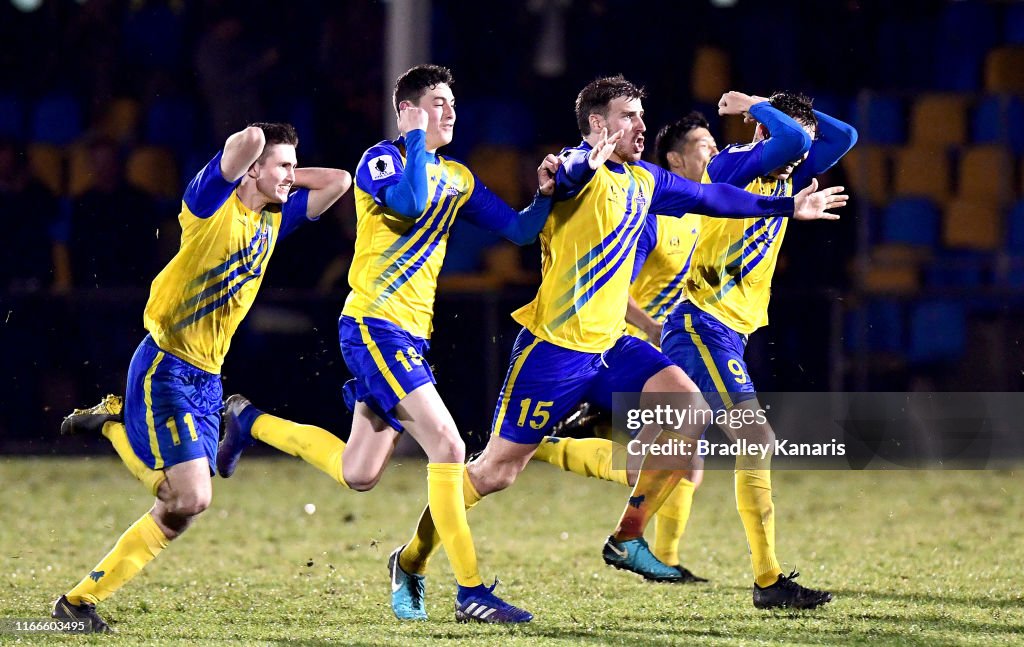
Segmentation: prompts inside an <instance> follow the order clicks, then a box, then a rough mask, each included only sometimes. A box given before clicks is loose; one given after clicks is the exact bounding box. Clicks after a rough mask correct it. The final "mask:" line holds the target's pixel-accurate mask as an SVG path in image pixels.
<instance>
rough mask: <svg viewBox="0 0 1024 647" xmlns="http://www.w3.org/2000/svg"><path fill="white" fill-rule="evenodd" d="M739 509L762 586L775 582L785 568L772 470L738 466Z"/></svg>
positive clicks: (753, 562) (737, 501)
mask: <svg viewBox="0 0 1024 647" xmlns="http://www.w3.org/2000/svg"><path fill="white" fill-rule="evenodd" d="M736 509H737V510H738V511H739V513H740V519H741V520H742V521H743V529H744V530H745V531H746V533H747V545H748V546H749V547H750V564H751V566H753V568H754V581H755V582H756V583H757V585H758V586H770V585H772V584H774V583H775V582H776V581H777V580H778V579H779V575H781V574H782V569H781V568H779V562H778V560H777V559H776V558H775V505H774V504H773V503H772V477H771V471H770V470H740V469H738V470H736Z"/></svg>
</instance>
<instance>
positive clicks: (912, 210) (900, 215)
mask: <svg viewBox="0 0 1024 647" xmlns="http://www.w3.org/2000/svg"><path fill="white" fill-rule="evenodd" d="M940 222H941V214H940V213H939V210H938V208H937V207H936V206H935V205H934V204H933V203H932V202H931V200H928V199H925V198H897V199H895V200H893V201H892V202H890V203H889V205H888V206H887V207H886V208H885V210H884V211H883V212H882V241H881V242H885V243H902V244H905V245H919V246H921V247H928V248H934V247H936V246H938V244H939V226H940Z"/></svg>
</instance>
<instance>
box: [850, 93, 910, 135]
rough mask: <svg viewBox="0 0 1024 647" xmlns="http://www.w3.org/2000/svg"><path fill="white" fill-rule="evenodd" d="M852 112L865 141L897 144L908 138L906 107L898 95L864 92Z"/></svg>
mask: <svg viewBox="0 0 1024 647" xmlns="http://www.w3.org/2000/svg"><path fill="white" fill-rule="evenodd" d="M850 113H851V114H852V115H853V124H854V126H856V127H857V130H858V131H859V133H860V140H861V141H862V142H864V143H872V144H890V145H896V144H902V143H904V142H905V141H906V140H907V115H906V108H905V106H904V105H903V102H902V101H901V100H900V99H899V98H897V97H893V96H886V95H881V94H875V93H872V92H862V93H861V94H860V96H858V97H857V98H856V99H855V100H854V103H853V106H852V109H851V111H850Z"/></svg>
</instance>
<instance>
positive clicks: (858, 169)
mask: <svg viewBox="0 0 1024 647" xmlns="http://www.w3.org/2000/svg"><path fill="white" fill-rule="evenodd" d="M842 164H843V170H844V171H845V172H846V177H847V179H848V182H849V185H850V186H849V189H850V191H853V192H854V193H855V194H856V196H857V197H858V198H864V199H866V200H868V202H869V203H871V205H872V206H876V207H877V206H880V205H882V204H884V203H885V202H886V200H888V199H889V153H888V151H887V150H886V149H885V148H884V147H882V146H875V145H872V144H861V145H858V146H855V147H854V148H853V149H852V150H851V151H850V152H849V153H847V154H846V155H844V156H843V161H842Z"/></svg>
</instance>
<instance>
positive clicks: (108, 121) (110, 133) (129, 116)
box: [97, 98, 141, 144]
mask: <svg viewBox="0 0 1024 647" xmlns="http://www.w3.org/2000/svg"><path fill="white" fill-rule="evenodd" d="M140 115H141V107H140V106H139V102H138V101H136V100H135V99H127V98H121V99H114V100H113V101H111V102H110V103H109V104H108V105H107V108H106V110H105V111H104V113H103V116H102V117H101V118H100V121H99V124H98V126H97V131H98V132H99V134H101V135H103V136H104V137H107V138H109V139H112V140H114V141H115V142H118V143H120V144H123V143H125V142H131V141H133V140H134V139H135V131H136V130H137V129H138V126H139V117H140Z"/></svg>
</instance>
